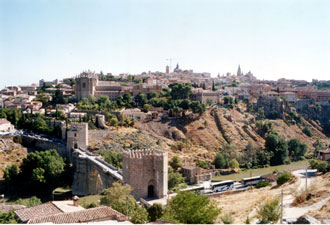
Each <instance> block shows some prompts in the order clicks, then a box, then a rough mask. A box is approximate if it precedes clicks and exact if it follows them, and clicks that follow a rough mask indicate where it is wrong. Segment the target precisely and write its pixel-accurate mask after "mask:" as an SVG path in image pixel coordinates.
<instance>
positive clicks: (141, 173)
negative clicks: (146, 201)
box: [123, 149, 168, 199]
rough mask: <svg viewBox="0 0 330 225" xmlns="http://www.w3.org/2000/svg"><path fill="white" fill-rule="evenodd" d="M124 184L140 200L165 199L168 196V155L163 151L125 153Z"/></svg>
mask: <svg viewBox="0 0 330 225" xmlns="http://www.w3.org/2000/svg"><path fill="white" fill-rule="evenodd" d="M123 178H124V182H125V183H127V184H129V185H131V186H132V188H133V191H132V194H133V195H134V197H135V198H136V199H139V198H163V197H164V196H166V195H167V191H168V186H167V180H168V154H167V152H165V151H162V150H146V149H144V150H132V151H127V152H124V153H123Z"/></svg>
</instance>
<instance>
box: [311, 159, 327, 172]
mask: <svg viewBox="0 0 330 225" xmlns="http://www.w3.org/2000/svg"><path fill="white" fill-rule="evenodd" d="M309 166H310V167H311V168H312V169H317V171H318V172H321V173H326V172H329V171H330V163H329V162H326V161H322V160H316V159H311V160H309Z"/></svg>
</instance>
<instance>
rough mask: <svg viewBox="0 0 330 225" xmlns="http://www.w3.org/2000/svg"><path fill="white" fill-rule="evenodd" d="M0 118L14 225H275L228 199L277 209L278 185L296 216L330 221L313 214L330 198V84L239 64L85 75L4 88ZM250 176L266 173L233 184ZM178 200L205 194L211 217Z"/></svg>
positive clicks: (5, 187)
mask: <svg viewBox="0 0 330 225" xmlns="http://www.w3.org/2000/svg"><path fill="white" fill-rule="evenodd" d="M0 118H1V119H0V135H1V136H0V137H1V139H0V159H3V160H1V164H0V168H1V169H2V170H3V172H2V173H0V175H2V176H3V179H2V183H1V186H0V194H2V193H4V196H3V200H2V202H3V205H2V208H3V210H5V209H6V212H7V211H8V212H10V213H12V214H10V216H11V218H12V219H13V221H14V222H17V221H20V222H25V223H48V222H50V223H78V222H86V223H87V222H91V221H112V222H115V221H117V222H127V223H129V222H133V223H145V222H147V221H149V222H155V221H167V222H171V223H175V222H180V223H200V222H203V223H215V222H217V223H227V222H230V223H233V222H237V223H248V222H255V223H256V222H270V221H272V222H277V221H278V220H279V217H276V218H277V220H275V219H274V220H271V219H270V218H268V217H267V218H266V217H262V216H261V214H260V213H259V211H258V210H257V208H258V207H259V209H260V208H261V206H260V204H261V205H262V204H266V203H265V202H262V199H261V198H260V199H259V198H257V197H255V199H249V202H248V203H246V205H245V206H246V207H241V208H239V207H238V208H235V207H230V206H228V204H227V203H224V202H223V201H222V199H228V200H227V201H232V202H235V203H239V202H240V199H245V198H247V196H246V195H251V196H252V195H255V196H267V195H269V196H273V197H274V199H273V200H271V201H272V203H271V204H277V206H276V207H279V202H277V201H278V200H277V199H275V196H276V195H278V193H279V190H280V189H281V188H284V189H285V190H286V191H287V193H286V197H285V205H286V207H287V209H285V210H287V213H289V212H290V210H292V211H294V212H295V213H296V214H295V218H291V219H294V220H295V221H298V222H299V221H300V222H301V221H302V220H311V221H313V219H314V222H315V220H316V219H318V220H320V221H321V222H326V221H328V220H329V218H328V217H327V216H323V215H322V214H317V213H316V211H317V210H318V209H321V211H322V210H323V211H324V213H325V214H326V213H328V211H327V210H328V208H327V207H328V205H329V204H328V202H327V201H329V196H330V193H329V191H327V190H323V189H322V188H321V189H320V188H315V187H314V186H312V185H310V183H314V182H316V180H317V182H319V183H322V185H323V186H327V185H329V184H328V182H327V179H328V177H329V176H328V175H329V171H330V164H329V162H328V161H329V159H330V149H329V146H330V139H329V136H330V81H319V80H313V81H312V82H308V81H304V80H287V79H279V80H277V81H272V80H258V79H257V78H256V77H255V76H254V75H253V73H252V72H250V71H249V72H247V73H244V72H243V71H242V69H241V67H240V66H238V69H237V72H236V73H235V74H231V73H226V74H225V75H220V74H219V75H218V76H216V77H212V76H211V74H210V73H207V72H204V73H196V72H193V70H184V69H181V68H180V67H179V65H178V64H177V65H176V67H175V68H174V69H173V70H172V69H171V68H170V66H166V68H165V71H164V72H148V73H141V74H135V75H132V74H119V75H113V74H111V73H107V74H104V73H103V72H100V73H96V72H92V71H89V70H88V71H84V72H81V73H80V74H79V75H76V76H68V77H67V78H65V79H63V80H58V79H56V80H53V81H45V80H43V79H42V80H40V81H39V84H32V85H26V86H9V87H6V88H4V89H3V90H1V91H0ZM38 160H40V161H38ZM47 163H48V164H49V165H51V164H52V165H54V166H49V165H48V164H47ZM282 166H283V168H284V169H278V168H282ZM305 167H309V169H308V171H307V169H306V172H305V173H306V175H307V173H308V174H309V175H307V176H306V182H307V179H308V182H309V183H308V185H307V183H306V189H303V187H302V186H303V185H302V184H303V179H304V177H303V174H304V171H305V170H298V169H305ZM267 168H271V169H273V171H271V172H263V169H267ZM244 171H249V172H250V174H252V173H258V174H257V176H251V175H250V176H249V175H247V176H244V177H240V178H238V179H235V180H234V178H233V177H230V179H229V177H227V176H231V175H240V174H242V173H243V172H244ZM308 176H309V177H308ZM282 179H283V180H284V182H283V181H282ZM281 182H283V183H281ZM24 184H26V186H25V185H24ZM281 185H283V186H281ZM307 186H308V189H307ZM259 188H261V189H259ZM292 189H296V191H300V192H299V193H298V192H295V193H294V192H293V191H292ZM303 190H305V192H304V193H303ZM191 191H194V192H191ZM41 192H44V194H41ZM55 193H57V194H55ZM119 193H120V194H123V193H124V194H123V196H121V195H120V196H121V197H120V198H119V197H118V196H117V195H119ZM261 194H262V195H261ZM306 194H307V196H309V197H307V196H305V195H306ZM195 195H196V196H195ZM35 196H37V197H35ZM49 196H52V197H51V198H50V197H49ZM54 196H57V198H58V199H54V198H55V197H54ZM73 196H75V197H74V198H73V200H70V199H71V198H72V197H73ZM77 196H79V197H80V199H79V198H78V197H77ZM116 196H117V197H118V199H117V200H116V201H115V200H114V199H116ZM180 197H182V198H183V199H188V200H189V199H190V198H191V201H194V200H196V199H197V198H199V197H200V198H205V199H207V200H205V199H204V200H205V201H207V207H209V208H208V209H209V210H206V211H208V212H206V211H203V213H205V214H202V216H201V218H198V219H201V220H198V219H197V218H196V220H190V219H191V218H185V217H184V216H183V215H179V214H178V215H176V216H174V215H175V213H174V212H176V207H181V206H182V205H175V204H176V203H175V199H176V198H178V199H179V198H180ZM282 198H283V196H282ZM300 198H301V199H303V200H301V199H300ZM19 199H20V200H19ZM22 199H23V200H22ZM31 199H32V200H31ZM36 199H37V200H36ZM78 199H79V200H78ZM311 199H312V200H311ZM54 200H57V201H54ZM33 201H34V203H31V202H33ZM196 201H198V200H196ZM297 201H298V202H297ZM5 202H9V203H10V204H5ZM22 202H23V203H22ZM26 202H29V203H26ZM128 202H129V203H128ZM41 203H42V204H41ZM321 203H322V204H321ZM24 204H25V205H27V206H28V207H26V208H25V207H24V206H22V205H24ZM79 204H80V205H79ZM129 204H130V206H128V205H129ZM313 204H315V205H313ZM9 205H14V206H13V207H17V208H10V207H9ZM297 205H300V206H301V205H304V207H305V209H306V211H304V210H300V211H299V209H297V207H298V208H299V207H300V206H297ZM311 205H313V207H311V209H314V211H312V210H311V211H308V213H307V209H309V207H310V206H311ZM314 206H315V207H314ZM316 206H317V207H316ZM6 207H7V208H8V207H9V208H10V209H9V210H7V208H6ZM126 207H131V208H130V209H128V208H127V209H126ZM182 207H186V206H182ZM221 207H222V210H221V213H220V208H221ZM226 207H227V208H226ZM276 207H275V208H276ZM92 208H93V209H92ZM278 209H279V208H278ZM38 210H44V211H47V210H48V211H49V212H51V213H48V214H47V215H41V214H40V215H37V214H36V215H33V212H35V211H38ZM153 210H154V211H153ZM201 210H202V208H201ZM204 210H205V209H204ZM315 210H316V211H315ZM0 211H1V210H0ZM155 211H157V213H158V214H157V213H156V212H155ZM239 211H241V212H242V213H241V214H240V215H239V216H237V218H236V220H234V219H233V217H234V216H235V215H238V214H239V213H240V212H239ZM95 212H99V214H97V215H98V216H99V217H97V216H95V218H94V217H93V216H92V215H93V214H95ZM210 212H212V213H213V214H212V215H209V214H208V213H210ZM258 213H259V214H258ZM69 214H70V215H71V217H70V218H72V220H70V221H68V220H65V218H66V216H67V215H69ZM278 215H279V214H278ZM80 217H84V218H87V217H88V218H89V219H86V220H79V218H80ZM92 217H93V218H92ZM283 217H284V218H285V217H286V218H285V219H286V221H283ZM314 217H315V218H316V219H315V218H314ZM311 218H312V219H311ZM203 219H205V220H203ZM4 222H8V221H2V220H0V223H4ZM281 222H287V223H289V222H290V218H289V217H288V216H283V213H282V214H281ZM155 223H156V222H155Z"/></svg>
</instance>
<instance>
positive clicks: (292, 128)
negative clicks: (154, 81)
mask: <svg viewBox="0 0 330 225" xmlns="http://www.w3.org/2000/svg"><path fill="white" fill-rule="evenodd" d="M239 108H240V109H229V108H224V107H214V108H210V109H208V110H207V111H206V112H205V113H204V114H203V115H202V116H200V117H198V116H195V117H194V118H193V119H186V120H184V119H180V118H178V119H170V120H158V121H150V122H138V123H136V128H137V129H139V130H141V131H142V132H143V133H145V134H148V135H151V136H152V137H154V138H156V139H159V140H162V141H163V142H164V143H166V145H167V146H169V148H166V149H170V154H178V155H179V156H180V157H182V158H188V161H195V160H197V159H203V160H207V161H212V160H213V158H214V156H215V154H216V152H217V151H218V150H219V149H220V150H221V149H223V148H224V147H225V146H226V145H228V144H230V145H231V146H234V147H235V149H236V151H241V150H243V149H244V148H245V147H246V145H247V144H248V142H252V143H253V144H254V145H255V146H258V147H259V148H263V147H264V144H265V139H264V137H262V136H261V135H260V134H258V131H257V128H256V125H255V124H256V118H255V117H256V116H255V114H252V113H249V112H246V110H245V108H244V105H243V104H242V105H240V107H239ZM205 121H206V122H205ZM269 121H270V122H272V123H273V127H274V131H276V132H277V133H279V134H280V135H282V136H283V137H284V138H285V139H286V140H289V139H291V138H297V139H299V140H300V141H301V142H303V143H305V144H307V146H308V148H309V149H310V151H312V150H313V143H314V142H315V141H316V140H317V138H319V139H320V140H321V141H322V142H324V143H327V144H329V143H330V139H329V138H327V137H326V136H325V135H324V134H323V133H322V129H321V127H320V126H319V125H318V124H317V123H316V122H314V121H311V122H308V121H306V120H303V124H301V125H288V124H286V123H285V122H284V121H283V120H281V119H277V120H269ZM305 126H310V128H311V130H312V133H313V136H312V137H308V136H307V135H305V134H304V133H303V132H302V129H303V128H304V127H305ZM187 140H188V141H187ZM180 141H181V142H183V143H186V142H188V143H190V144H189V145H186V146H185V147H184V148H183V149H181V150H180V151H178V150H177V148H173V145H174V146H175V145H176V144H177V143H178V142H180ZM171 146H172V148H171ZM186 160H187V159H186Z"/></svg>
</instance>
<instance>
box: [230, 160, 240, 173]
mask: <svg viewBox="0 0 330 225" xmlns="http://www.w3.org/2000/svg"><path fill="white" fill-rule="evenodd" d="M229 167H230V168H232V169H234V170H235V171H236V170H239V163H238V161H237V160H236V159H232V160H230V162H229Z"/></svg>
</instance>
